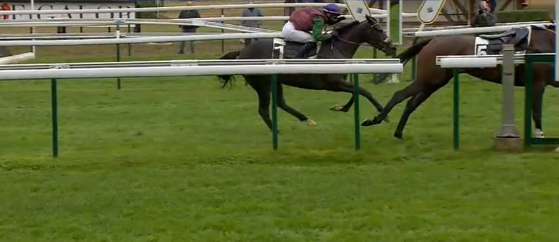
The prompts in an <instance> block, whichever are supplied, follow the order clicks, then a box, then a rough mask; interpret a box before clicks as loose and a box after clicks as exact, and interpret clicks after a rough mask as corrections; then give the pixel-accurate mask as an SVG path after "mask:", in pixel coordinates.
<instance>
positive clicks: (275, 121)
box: [272, 75, 278, 150]
mask: <svg viewBox="0 0 559 242" xmlns="http://www.w3.org/2000/svg"><path fill="white" fill-rule="evenodd" d="M272 147H273V148H274V150H277V149H278V77H277V75H272Z"/></svg>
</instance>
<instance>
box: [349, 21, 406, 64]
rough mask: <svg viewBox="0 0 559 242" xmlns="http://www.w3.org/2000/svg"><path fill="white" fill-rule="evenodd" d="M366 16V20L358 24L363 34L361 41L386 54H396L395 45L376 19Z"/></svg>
mask: <svg viewBox="0 0 559 242" xmlns="http://www.w3.org/2000/svg"><path fill="white" fill-rule="evenodd" d="M366 18H367V21H363V22H361V23H360V24H359V26H358V29H359V31H361V34H362V36H363V37H362V38H363V42H366V43H368V44H370V45H371V46H373V47H375V48H377V49H379V50H381V51H382V52H384V53H385V54H386V55H387V56H394V55H396V50H397V48H396V46H394V44H393V43H392V39H391V38H390V37H389V36H388V35H387V34H386V32H384V30H383V29H382V28H381V27H380V24H379V23H378V21H377V19H375V18H374V17H371V16H369V15H367V16H366Z"/></svg>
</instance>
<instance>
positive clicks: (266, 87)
mask: <svg viewBox="0 0 559 242" xmlns="http://www.w3.org/2000/svg"><path fill="white" fill-rule="evenodd" d="M262 78H265V77H261V78H258V77H256V76H245V80H246V82H247V83H248V84H249V85H250V86H251V87H252V88H253V89H254V90H255V91H256V94H257V95H258V114H259V115H260V117H261V118H262V120H263V121H264V123H266V125H267V126H268V128H269V129H270V130H272V119H271V118H270V92H271V86H270V83H269V82H266V81H263V80H261V79H262ZM259 79H260V80H259Z"/></svg>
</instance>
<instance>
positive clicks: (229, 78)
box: [217, 50, 241, 87]
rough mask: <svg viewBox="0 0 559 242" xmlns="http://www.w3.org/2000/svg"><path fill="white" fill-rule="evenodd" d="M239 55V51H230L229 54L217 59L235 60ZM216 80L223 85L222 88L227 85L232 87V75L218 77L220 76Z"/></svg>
mask: <svg viewBox="0 0 559 242" xmlns="http://www.w3.org/2000/svg"><path fill="white" fill-rule="evenodd" d="M240 53H241V51H240V50H235V51H231V52H229V53H227V54H225V55H223V56H222V57H220V58H219V59H220V60H232V59H237V57H238V56H239V54H240ZM217 79H218V80H219V82H221V83H223V86H222V87H225V86H226V85H227V84H229V85H230V86H231V85H233V83H235V76H234V75H220V76H217Z"/></svg>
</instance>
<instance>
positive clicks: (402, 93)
mask: <svg viewBox="0 0 559 242" xmlns="http://www.w3.org/2000/svg"><path fill="white" fill-rule="evenodd" d="M422 89H423V87H422V86H421V84H420V83H419V82H417V81H413V82H412V83H411V84H410V85H408V86H407V87H405V88H404V89H402V90H399V91H396V92H395V93H394V95H392V98H391V99H390V101H388V103H387V104H386V106H385V107H384V109H383V110H382V112H381V113H380V114H379V115H377V116H375V118H374V119H373V120H371V119H366V120H365V121H363V123H361V126H371V125H376V124H380V123H381V122H382V120H384V119H385V118H386V117H387V116H388V113H390V111H392V109H393V108H394V107H395V106H396V105H397V104H399V103H401V102H402V101H404V100H406V98H408V97H411V96H414V95H416V94H418V93H419V92H421V91H422Z"/></svg>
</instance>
